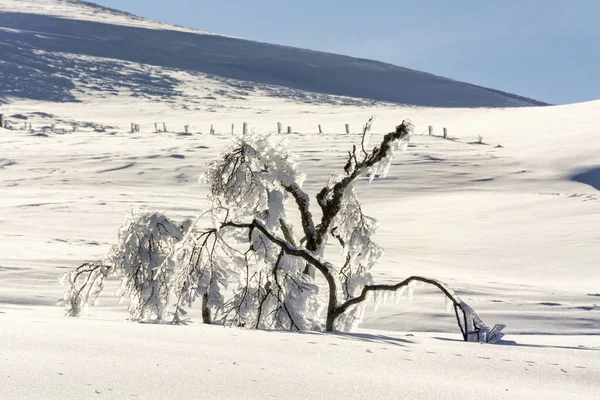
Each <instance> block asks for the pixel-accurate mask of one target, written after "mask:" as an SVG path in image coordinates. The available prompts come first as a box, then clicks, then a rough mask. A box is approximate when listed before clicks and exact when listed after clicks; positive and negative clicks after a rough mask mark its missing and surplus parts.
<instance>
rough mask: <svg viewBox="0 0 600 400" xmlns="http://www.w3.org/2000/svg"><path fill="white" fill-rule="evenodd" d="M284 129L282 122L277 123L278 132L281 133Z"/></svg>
mask: <svg viewBox="0 0 600 400" xmlns="http://www.w3.org/2000/svg"><path fill="white" fill-rule="evenodd" d="M282 129H283V126H282V125H281V122H278V123H277V133H281V130H282Z"/></svg>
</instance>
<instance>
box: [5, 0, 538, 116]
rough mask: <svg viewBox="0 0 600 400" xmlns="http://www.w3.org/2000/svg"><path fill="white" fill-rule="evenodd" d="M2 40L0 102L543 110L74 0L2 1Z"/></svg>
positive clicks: (510, 98)
mask: <svg viewBox="0 0 600 400" xmlns="http://www.w3.org/2000/svg"><path fill="white" fill-rule="evenodd" d="M0 44H1V46H2V47H1V48H2V51H0V62H2V70H1V71H0V88H1V89H0V94H1V95H3V96H5V97H22V98H28V99H35V100H45V101H60V102H73V101H77V100H79V99H80V98H81V96H80V94H81V93H82V92H90V91H91V92H96V95H97V94H98V92H104V93H105V94H109V95H124V94H125V93H124V91H125V92H126V93H127V94H129V95H134V96H142V97H149V98H153V99H156V100H161V101H170V102H173V103H175V104H180V105H181V104H187V105H189V104H192V105H193V104H194V103H197V102H199V101H201V100H202V98H206V97H217V98H218V97H221V96H222V95H223V94H227V93H229V95H230V96H236V97H246V96H247V94H248V93H249V92H255V91H257V90H260V91H267V92H268V93H269V94H270V95H272V96H280V97H286V98H290V97H291V98H297V99H298V98H300V99H304V100H305V101H309V102H314V101H317V102H331V101H332V99H330V98H329V96H322V95H336V96H348V97H355V98H363V99H368V100H369V101H379V102H393V103H403V104H411V105H421V106H434V107H516V106H530V105H542V104H543V103H541V102H538V101H534V100H531V99H527V98H524V97H521V96H517V95H513V94H509V93H504V92H501V91H497V90H493V89H488V88H483V87H479V86H475V85H470V84H467V83H463V82H457V81H453V80H450V79H446V78H442V77H439V76H434V75H431V74H427V73H423V72H419V71H414V70H410V69H407V68H402V67H397V66H394V65H390V64H385V63H381V62H376V61H370V60H364V59H358V58H352V57H346V56H340V55H336V54H328V53H322V52H316V51H311V50H305V49H297V48H292V47H286V46H279V45H272V44H266V43H259V42H254V41H250V40H243V39H237V38H231V37H225V36H220V35H214V34H208V33H205V32H198V31H193V30H190V29H183V28H178V27H173V26H169V25H165V24H161V23H155V22H152V21H146V20H143V19H141V18H137V17H134V16H132V15H129V14H126V13H120V12H116V11H114V10H110V9H107V8H103V7H99V6H95V5H93V4H90V3H85V2H79V1H75V0H68V1H60V0H35V1H33V0H2V1H0ZM134 66H138V67H139V68H135V69H132V67H134ZM177 73H184V74H185V75H186V76H188V77H189V76H191V77H192V80H193V81H194V82H195V83H197V84H199V85H202V84H203V83H206V82H207V81H213V80H214V79H217V80H219V81H221V82H223V80H225V81H226V85H225V86H226V87H227V88H226V89H223V88H222V89H220V90H217V91H211V90H209V89H208V88H204V90H201V91H200V93H195V94H193V95H192V94H189V93H185V92H186V90H185V88H184V87H183V86H185V85H189V80H188V81H187V82H186V80H185V79H182V78H181V77H177V76H175V75H176V74H177ZM307 91H308V92H313V93H316V94H321V96H319V95H315V94H307V93H305V92H307Z"/></svg>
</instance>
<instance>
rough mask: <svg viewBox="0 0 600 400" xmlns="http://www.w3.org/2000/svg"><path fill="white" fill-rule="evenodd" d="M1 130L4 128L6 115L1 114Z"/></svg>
mask: <svg viewBox="0 0 600 400" xmlns="http://www.w3.org/2000/svg"><path fill="white" fill-rule="evenodd" d="M0 128H4V114H0Z"/></svg>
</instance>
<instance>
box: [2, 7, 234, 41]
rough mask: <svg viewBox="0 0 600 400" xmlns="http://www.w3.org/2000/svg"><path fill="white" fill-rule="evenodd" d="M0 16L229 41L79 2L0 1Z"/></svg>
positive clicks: (204, 32)
mask: <svg viewBox="0 0 600 400" xmlns="http://www.w3.org/2000/svg"><path fill="white" fill-rule="evenodd" d="M2 12H19V13H25V14H39V15H51V16H55V17H57V18H61V19H66V20H79V21H91V22H104V23H110V24H114V25H122V26H131V27H139V28H147V29H158V30H171V31H178V32H186V33H195V34H199V35H214V36H223V37H232V36H227V35H220V34H216V33H211V32H207V31H201V30H198V29H192V28H186V27H183V26H178V25H172V24H167V23H164V22H161V21H155V20H151V19H147V18H142V17H138V16H137V15H134V14H131V13H128V12H126V11H121V10H117V9H114V8H110V7H105V6H101V5H99V4H96V3H93V2H88V1H80V0H0V13H2Z"/></svg>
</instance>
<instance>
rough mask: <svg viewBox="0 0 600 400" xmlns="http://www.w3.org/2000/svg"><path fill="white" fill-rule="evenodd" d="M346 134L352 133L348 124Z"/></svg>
mask: <svg viewBox="0 0 600 400" xmlns="http://www.w3.org/2000/svg"><path fill="white" fill-rule="evenodd" d="M346 133H350V124H346Z"/></svg>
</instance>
